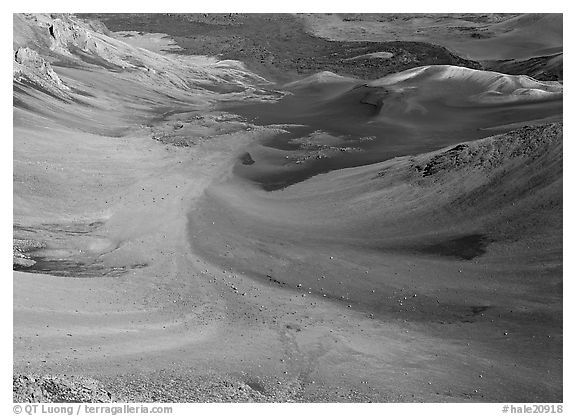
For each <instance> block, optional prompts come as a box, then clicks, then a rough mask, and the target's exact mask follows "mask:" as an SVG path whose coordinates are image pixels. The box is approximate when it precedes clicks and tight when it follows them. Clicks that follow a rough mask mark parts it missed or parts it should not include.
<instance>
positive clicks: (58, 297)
mask: <svg viewBox="0 0 576 416" xmlns="http://www.w3.org/2000/svg"><path fill="white" fill-rule="evenodd" d="M111 18H112V17H111ZM207 18H211V17H210V16H208V17H207ZM140 19H141V18H140V17H136V18H135V20H132V21H131V22H133V26H130V25H127V24H126V25H124V26H129V27H123V30H125V31H130V30H132V31H136V32H123V33H121V34H114V35H112V34H111V33H110V32H108V31H107V30H105V29H104V28H102V27H101V26H99V25H97V24H94V23H92V24H88V23H86V22H83V21H81V20H78V19H76V18H73V17H70V16H57V15H54V16H47V15H39V16H28V15H15V16H14V52H15V53H14V64H13V65H14V84H13V85H14V110H13V122H14V207H13V209H14V238H15V244H14V259H15V271H14V286H13V288H14V302H13V305H14V334H13V345H14V357H13V358H14V382H13V385H14V400H15V401H35V402H38V401H67V400H72V401H158V402H161V401H162V402H170V401H183V402H188V401H190V402H194V401H225V402H226V401H235V402H236V401H256V402H270V401H291V402H292V401H294V402H302V401H303V402H311V401H342V402H344V401H352V402H367V401H377V402H406V401H410V402H422V401H424V402H432V401H439V402H466V401H468V402H476V401H488V402H517V401H519V402H532V401H536V402H557V401H562V338H563V332H562V322H563V319H562V303H563V301H562V263H563V259H562V198H563V195H562V169H563V166H562V148H563V146H562V134H563V133H562V131H563V130H562V123H561V121H559V120H561V114H562V101H561V98H562V84H561V83H539V82H536V81H534V80H529V79H527V78H523V77H511V76H503V75H499V74H493V73H488V72H485V71H470V70H468V69H465V68H457V67H454V66H432V67H429V68H420V69H415V70H413V71H408V72H403V73H401V74H397V75H392V76H391V77H384V78H381V77H380V76H378V77H373V78H377V79H375V80H373V81H372V82H368V81H367V80H362V79H360V78H355V77H342V76H341V75H346V73H341V74H340V75H335V74H331V73H326V72H324V73H320V74H318V75H314V76H312V77H311V78H306V79H304V80H302V79H299V80H298V81H297V82H296V83H289V84H288V85H287V86H286V87H280V86H277V84H272V83H270V82H268V81H267V80H266V79H265V78H263V77H262V76H260V75H258V74H256V73H254V72H253V71H252V70H251V69H257V68H261V69H262V74H264V75H266V74H275V72H274V71H276V70H277V66H276V64H272V63H271V64H270V65H268V64H265V65H263V66H261V67H258V65H253V64H254V62H255V61H252V62H251V63H250V62H249V64H250V65H252V66H249V67H246V66H245V65H243V64H242V63H240V62H238V61H230V60H224V61H220V60H218V59H215V58H210V57H205V56H204V57H203V56H193V55H189V54H190V53H193V52H194V49H193V48H195V47H198V46H199V45H207V46H206V47H207V48H208V47H210V48H212V47H214V48H215V45H216V40H218V39H219V42H222V41H226V42H228V38H221V36H224V35H223V34H224V33H228V34H229V35H230V36H232V35H233V36H240V34H242V33H245V34H246V39H248V40H246V42H248V41H249V42H252V43H251V44H250V45H251V46H250V48H255V47H256V46H254V45H260V44H261V45H264V46H262V47H263V48H264V49H265V51H266V52H265V53H264V52H263V53H264V54H265V56H266V58H265V60H266V59H273V60H276V59H279V62H280V63H283V62H289V61H290V60H292V59H293V58H294V57H293V56H291V55H282V54H281V53H280V52H279V51H280V50H281V49H282V43H279V41H278V39H276V40H273V41H272V40H271V41H270V46H267V45H265V43H264V42H262V36H263V35H262V34H258V33H261V32H259V30H260V29H258V28H254V25H248V24H245V21H244V20H242V19H248V20H247V21H248V22H250V19H251V18H250V17H247V18H242V19H241V20H240V21H239V22H235V21H234V19H232V21H229V20H230V17H228V16H220V17H217V18H216V17H215V22H210V21H208V22H203V21H202V19H206V18H204V17H199V16H193V17H189V16H187V17H178V18H177V19H179V20H178V21H183V22H187V23H186V25H182V26H177V25H174V30H180V31H182V33H180V34H178V33H170V35H171V36H172V37H173V39H170V38H163V37H161V36H158V35H157V34H155V35H149V34H143V35H140V34H138V31H142V30H144V29H143V28H140V27H138V26H137V25H138V24H141V23H142V22H148V21H142V20H140ZM166 19H168V17H167V18H166ZM170 19H175V18H172V17H170ZM190 19H192V20H190ZM259 19H262V18H261V17H260V18H259ZM270 19H271V20H270V22H269V23H268V24H269V25H279V28H280V29H279V32H278V33H280V35H282V34H283V33H285V32H286V31H288V27H290V25H292V24H293V22H294V21H293V19H295V18H294V17H292V16H287V17H270ZM274 19H276V20H274ZM278 19H279V20H278ZM298 19H301V17H299V18H298ZM483 19H484V18H483ZM486 19H488V21H489V22H492V23H494V24H499V22H503V20H502V18H501V17H497V16H496V17H489V18H488V17H486ZM167 21H168V22H173V21H174V20H167ZM190 21H192V22H196V23H198V22H199V23H198V24H199V25H200V26H195V25H196V23H194V25H192V26H193V27H195V28H196V29H194V30H196V31H197V33H196V32H194V31H192V32H186V30H187V28H189V27H190V25H189V24H188V23H189V22H190ZM480 21H481V22H483V21H485V20H482V19H480ZM506 21H507V20H506ZM122 22H123V21H122V20H118V21H117V24H118V25H120V24H121V23H122ZM159 22H161V23H162V25H163V26H162V27H159V28H158V29H156V28H151V27H148V29H147V30H148V31H149V32H157V31H159V30H161V29H162V28H164V29H163V30H166V29H165V28H166V27H167V26H170V25H167V24H166V21H164V20H162V19H160V20H159ZM222 22H226V23H222ZM283 24H285V25H286V26H282V25H283ZM222 25H232V26H234V25H238V26H239V27H240V29H238V30H239V32H237V33H236V32H233V31H232V32H227V31H226V30H224V29H222V28H220V26H222ZM214 26H217V27H214ZM202 28H203V29H202ZM250 28H252V29H250ZM265 28H266V26H265ZM235 30H236V29H235ZM307 30H309V29H307ZM195 33H196V35H195ZM306 33H308V34H306ZM309 33H311V32H310V31H309V32H305V31H304V30H303V29H302V30H300V29H299V30H298V31H294V32H293V36H295V37H297V38H298V37H301V36H311V35H310V34H309ZM248 34H249V35H250V36H248ZM305 34H306V35H305ZM184 35H185V36H184ZM193 36H198V40H194V38H193ZM181 37H183V38H185V39H181ZM190 39H192V40H190ZM298 39H299V38H298ZM314 39H317V38H314ZM514 39H516V38H514ZM256 40H258V42H256ZM188 41H189V42H191V43H186V42H188ZM238 42H240V40H238ZM242 42H244V40H242ZM314 42H317V43H314ZM322 42H328V41H327V40H322V39H320V40H314V41H311V42H310V43H309V44H307V46H306V47H307V48H308V47H309V48H312V49H310V50H311V51H316V49H313V48H316V47H317V46H314V45H319V44H321V43H322ZM176 45H179V46H180V47H182V48H184V49H186V50H187V53H185V54H182V53H177V54H174V53H166V52H163V51H165V50H171V51H176V50H177V49H176ZM233 45H235V48H237V44H233ZM355 45H356V46H359V45H358V44H355ZM406 45H407V44H406V43H402V45H400V46H401V47H402V48H404V47H406ZM419 45H421V44H419ZM344 46H346V45H344ZM344 46H343V45H342V44H339V46H338V48H340V49H338V50H344V51H346V58H345V59H346V60H344V59H343V60H342V61H341V62H340V61H338V62H340V63H338V64H337V68H336V69H335V71H336V72H338V71H340V69H341V68H344V67H345V65H348V64H349V63H350V62H356V63H357V62H358V61H359V60H374V59H377V60H385V59H392V58H390V57H389V56H388V55H382V54H381V55H377V56H376V58H375V57H374V56H373V55H370V54H371V53H381V52H384V51H382V50H379V49H378V48H375V49H370V48H367V47H365V46H366V45H361V47H359V48H356V46H354V48H356V49H346V47H344ZM143 47H148V49H146V48H144V49H143ZM387 47H388V46H387ZM418 47H420V46H418ZM422 47H425V48H428V49H426V51H427V52H426V59H429V58H430V56H431V55H430V54H429V52H430V50H440V49H435V48H433V49H430V48H429V47H428V46H422ZM187 48H190V49H187ZM341 48H344V49H341ZM264 49H263V50H264ZM442 51H444V50H443V49H442ZM205 53H214V52H213V50H212V49H210V50H206V51H205ZM395 53H401V52H395ZM411 53H412V52H411ZM442 53H445V52H442ZM249 54H253V50H252V49H251V50H250V52H249ZM318 56H320V57H323V56H324V55H315V54H313V53H311V54H309V55H308V58H306V59H309V61H307V62H308V63H307V64H306V65H310V67H309V68H308V67H307V69H306V70H305V71H304V72H302V74H304V73H306V72H307V71H311V72H315V71H316V68H317V69H318V70H324V69H327V68H325V65H324V64H321V65H320V64H318V62H331V61H329V60H327V58H326V60H325V61H322V60H321V59H320V60H318V59H316V58H317V57H318ZM358 56H362V57H361V58H358V59H356V58H357V57H358ZM395 56H398V55H395ZM443 56H446V55H443ZM229 57H231V56H229ZM239 57H240V58H241V57H242V56H239ZM313 57H315V58H313ZM351 58H354V59H351ZM513 58H514V59H521V58H519V57H516V56H515V57H513ZM322 59H324V58H322ZM450 59H453V58H450ZM458 59H459V58H458ZM511 59H512V58H511ZM274 62H276V61H274ZM342 62H345V64H342V65H341V63H342ZM398 62H399V61H398ZM418 62H420V61H417V60H416V61H415V60H412V61H406V62H405V64H406V67H404V66H402V65H404V64H402V65H400V66H397V63H395V64H393V65H392V67H390V68H388V69H389V70H391V71H392V70H394V71H395V70H397V69H408V70H410V69H411V68H413V67H417V66H419V64H418ZM426 63H430V62H426ZM438 63H442V62H438ZM444 63H446V62H444ZM291 65H292V64H291ZM398 65H399V64H398ZM356 66H358V67H361V66H359V65H356ZM291 68H292V69H293V72H292V74H288V75H290V76H292V75H295V74H297V73H298V69H297V66H293V67H291ZM370 68H373V67H370ZM430 68H431V69H430ZM328 69H330V68H328ZM388 69H387V70H386V71H388ZM370 71H372V69H369V70H368V72H367V73H369V72H370ZM353 75H354V74H353ZM356 75H358V74H356ZM381 75H385V74H381ZM298 78H300V77H298ZM370 78H372V76H370ZM283 81H284V80H283ZM285 81H288V80H285ZM290 81H293V79H290ZM289 94H294V95H293V96H292V95H289ZM282 97H287V98H284V99H283V100H281V99H282ZM290 97H292V98H290ZM294 97H296V98H294ZM279 100H281V101H280V102H278V101H279ZM291 100H292V101H291ZM294 100H295V101H294ZM239 103H241V104H242V105H244V106H246V105H247V104H249V103H256V104H257V105H258V106H262V107H259V108H262V109H264V108H269V107H270V106H272V108H274V109H276V110H277V109H279V108H281V109H285V110H286V114H284V118H282V117H281V118H280V119H275V118H274V117H277V114H276V115H274V113H275V112H274V111H270V112H269V113H268V114H267V113H265V112H264V111H262V114H263V117H262V119H260V120H254V119H253V118H252V117H249V114H245V113H242V111H240V110H239V109H238V105H239ZM267 106H268V107H267ZM274 106H277V107H274ZM233 109H234V110H233ZM498 110H500V111H498ZM276 113H277V112H276ZM452 113H455V114H452ZM314 115H316V117H314ZM462 115H465V116H466V117H461V116H462ZM438 117H440V118H441V120H444V121H445V122H439V121H438V120H437V119H438ZM456 119H460V124H458V125H456V124H455V123H454V121H455V120H456ZM348 122H353V123H355V125H358V126H360V127H358V129H359V130H354V131H348V132H346V134H344V133H342V132H341V131H340V132H339V131H336V130H337V129H338V128H344V127H342V126H345V125H346V124H347V123H348ZM296 124H299V125H302V124H304V125H305V127H304V128H305V129H307V130H306V131H304V132H301V133H302V134H298V132H299V130H297V129H296V130H294V129H295V127H297V126H295V125H296ZM300 127H302V126H300ZM370 129H376V130H380V129H384V130H385V131H387V132H389V133H388V135H389V136H390V140H392V141H390V142H386V141H385V140H386V137H383V138H379V137H372V134H364V131H365V130H366V131H368V130H370ZM463 132H464V133H466V132H475V133H474V134H472V135H467V134H465V135H463ZM392 133H394V134H398V136H397V137H396V139H394V137H392V136H393V135H392ZM432 133H434V134H432ZM427 136H428V137H429V138H430V140H429V141H428V142H427V143H425V144H424V145H423V144H422V142H421V140H424V138H425V137H427ZM402 138H404V140H399V139H402ZM473 139H477V140H473ZM382 140H384V141H382ZM394 140H398V141H397V142H395V141H394ZM383 144H386V146H384V145H383ZM400 145H402V146H404V147H403V148H402V149H400V148H399V146H400ZM371 146H372V147H371ZM379 146H380V147H379ZM410 146H412V147H410ZM384 147H389V148H390V149H391V150H390V151H393V152H397V153H395V154H394V155H392V156H396V157H393V158H389V157H381V155H380V156H378V158H376V159H375V160H369V156H370V155H371V154H372V153H374V154H376V153H377V152H376V150H378V149H380V150H382V148H384ZM351 149H352V150H351ZM341 153H342V154H346V155H348V154H355V155H356V157H358V158H359V159H358V160H360V161H363V163H357V164H356V165H355V166H354V167H351V168H347V169H342V167H343V166H342V164H340V163H341V162H340V161H339V159H338V157H337V155H339V154H341ZM325 160H328V161H333V163H334V166H332V168H331V169H327V170H326V172H327V173H324V174H317V173H318V171H314V172H312V174H310V175H308V174H307V176H306V175H305V177H304V178H299V179H298V180H293V181H291V182H290V181H289V183H285V184H284V186H282V187H280V188H278V190H274V191H270V190H266V189H265V187H264V188H263V187H262V186H261V183H259V181H257V180H256V181H254V180H252V179H254V177H252V176H250V174H249V172H250V170H252V171H258V172H260V174H263V175H272V174H278V175H280V176H282V175H286V174H287V172H288V173H289V172H291V171H298V172H300V169H304V170H306V169H307V168H308V167H309V166H316V165H315V163H317V162H318V161H320V162H322V163H324V162H325ZM368 161H369V162H374V163H370V164H367V162H368ZM320 162H318V163H320ZM306 178H308V179H307V180H302V179H306Z"/></svg>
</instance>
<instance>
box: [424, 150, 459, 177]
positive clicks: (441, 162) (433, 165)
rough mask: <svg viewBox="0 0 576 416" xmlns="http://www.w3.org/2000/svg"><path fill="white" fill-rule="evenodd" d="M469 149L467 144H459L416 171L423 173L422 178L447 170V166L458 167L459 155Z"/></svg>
mask: <svg viewBox="0 0 576 416" xmlns="http://www.w3.org/2000/svg"><path fill="white" fill-rule="evenodd" d="M466 149H468V146H467V145H465V144H459V145H456V146H454V147H453V148H451V149H450V150H447V151H446V152H444V153H442V154H440V155H438V156H436V157H434V158H433V159H432V160H431V161H430V162H428V163H427V164H426V166H424V167H420V166H418V167H417V168H416V169H417V170H418V171H421V172H422V176H423V177H426V176H431V175H434V174H435V173H437V172H439V171H440V170H442V168H444V169H446V167H447V165H450V166H454V165H455V166H457V165H458V164H459V155H460V153H462V152H463V151H464V150H466Z"/></svg>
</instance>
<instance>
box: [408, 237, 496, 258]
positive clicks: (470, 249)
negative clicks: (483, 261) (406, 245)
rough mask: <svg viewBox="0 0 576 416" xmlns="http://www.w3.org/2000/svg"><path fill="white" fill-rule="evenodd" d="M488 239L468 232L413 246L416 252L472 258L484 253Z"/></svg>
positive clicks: (488, 242)
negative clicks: (460, 235)
mask: <svg viewBox="0 0 576 416" xmlns="http://www.w3.org/2000/svg"><path fill="white" fill-rule="evenodd" d="M490 242H491V241H490V240H489V239H488V238H487V237H486V236H485V235H482V234H469V235H465V236H462V237H457V238H450V239H447V240H442V241H438V242H436V243H433V244H429V245H425V246H422V247H417V248H415V249H416V251H417V252H420V253H424V254H434V255H440V256H447V257H457V258H459V259H462V260H472V259H473V258H475V257H478V256H481V255H482V254H484V253H486V247H487V246H488V244H490Z"/></svg>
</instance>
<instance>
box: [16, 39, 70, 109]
mask: <svg viewBox="0 0 576 416" xmlns="http://www.w3.org/2000/svg"><path fill="white" fill-rule="evenodd" d="M13 78H14V80H15V81H19V82H23V83H26V82H32V83H33V84H36V85H35V86H36V87H37V88H38V89H41V90H45V92H48V93H50V94H52V95H56V96H59V97H61V98H62V97H65V96H67V95H66V91H69V90H70V88H69V87H68V86H66V85H65V84H64V83H63V82H62V80H61V79H60V77H59V76H58V74H56V72H54V69H52V66H51V65H50V63H49V62H47V61H46V60H45V59H44V58H42V57H41V56H40V55H39V54H38V52H36V51H35V50H34V49H31V48H29V47H20V48H18V49H17V50H16V51H15V52H14V64H13Z"/></svg>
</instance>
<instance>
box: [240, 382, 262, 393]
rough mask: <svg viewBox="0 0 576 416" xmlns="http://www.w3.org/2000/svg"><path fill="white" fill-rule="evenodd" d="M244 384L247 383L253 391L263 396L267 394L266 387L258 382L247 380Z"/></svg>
mask: <svg viewBox="0 0 576 416" xmlns="http://www.w3.org/2000/svg"><path fill="white" fill-rule="evenodd" d="M244 383H246V385H247V386H248V387H250V388H251V389H252V390H255V391H257V392H259V393H262V394H266V387H264V385H263V384H262V383H260V382H259V381H258V380H247V381H245V382H244Z"/></svg>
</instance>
